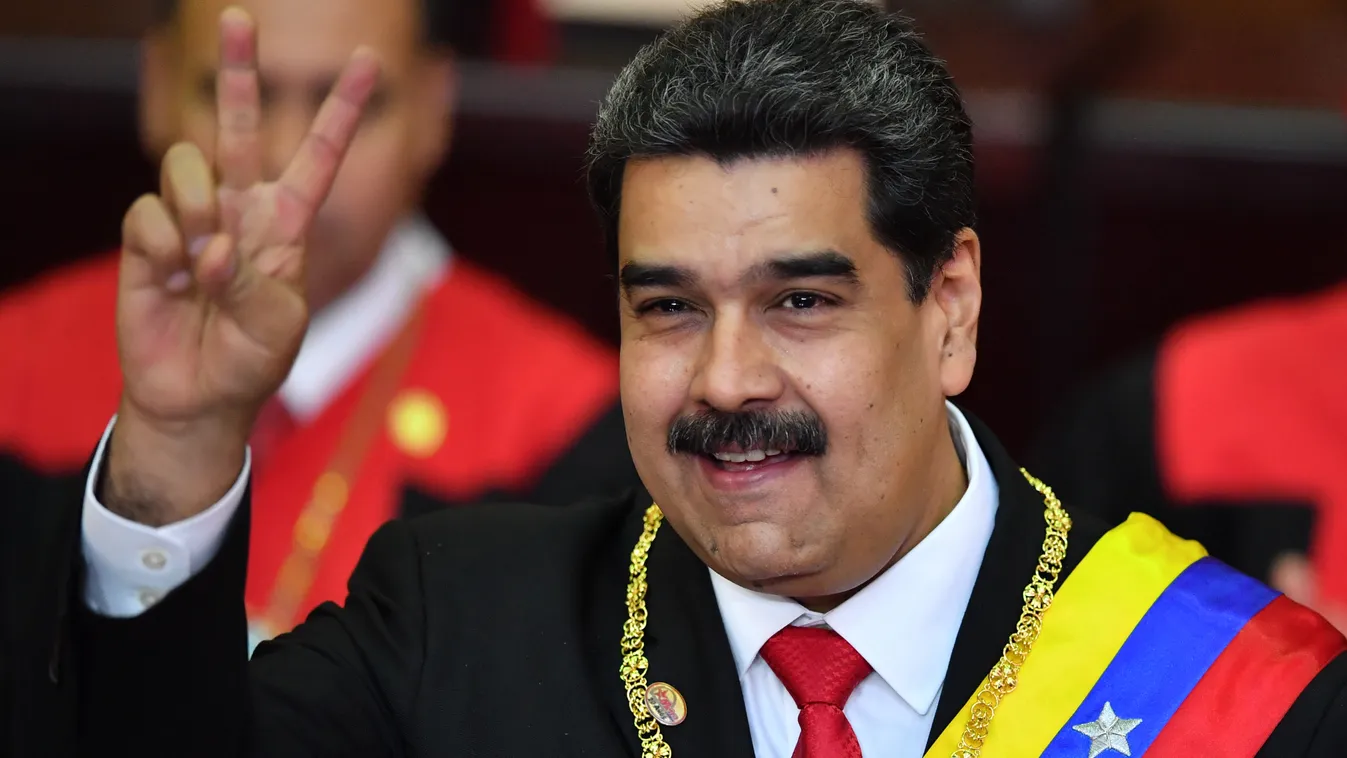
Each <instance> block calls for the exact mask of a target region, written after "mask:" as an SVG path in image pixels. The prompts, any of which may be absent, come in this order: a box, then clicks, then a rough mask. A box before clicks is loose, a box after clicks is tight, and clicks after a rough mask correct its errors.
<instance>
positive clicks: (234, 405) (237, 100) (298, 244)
mask: <svg viewBox="0 0 1347 758" xmlns="http://www.w3.org/2000/svg"><path fill="white" fill-rule="evenodd" d="M220 36H221V45H220V50H221V54H220V55H221V62H220V69H219V73H218V77H217V81H216V93H217V94H216V97H217V121H218V129H219V131H218V138H217V142H216V146H215V166H214V170H212V167H211V165H210V163H209V162H208V161H207V160H206V158H205V157H204V155H203V153H202V151H201V150H200V149H199V148H198V147H197V146H195V145H191V144H187V143H180V144H177V145H174V146H173V147H172V148H170V149H169V151H168V152H167V154H166V155H165V157H164V160H163V166H162V169H161V173H160V188H159V194H157V195H145V196H144V197H141V198H140V199H139V200H137V201H136V202H135V204H133V205H132V206H131V209H130V210H129V211H128V212H127V214H126V218H125V221H124V224H123V231H122V262H121V282H120V292H119V297H118V305H117V335H118V344H119V346H120V354H121V365H122V374H123V379H124V388H123V396H122V404H121V409H120V413H119V419H118V424H117V428H116V430H115V432H114V435H113V440H112V444H111V452H110V455H109V471H108V476H107V477H106V479H105V485H104V501H105V502H106V503H107V504H108V506H109V507H111V508H113V510H117V511H119V512H122V514H123V515H126V516H128V517H131V518H135V519H136V520H139V521H143V522H146V523H154V522H168V521H173V520H177V519H179V518H184V517H186V516H190V515H192V514H193V513H195V512H197V511H199V510H201V509H203V508H205V507H207V506H208V505H209V504H210V503H211V502H214V500H215V499H216V498H218V497H219V496H220V495H221V494H223V491H224V490H225V489H227V488H228V485H229V483H230V482H231V481H232V480H233V479H234V478H235V477H236V476H237V474H238V471H239V468H240V466H241V462H242V456H243V445H244V442H245V440H246V439H247V436H248V433H249V430H250V429H251V426H252V423H253V420H254V419H255V418H256V414H257V412H258V409H259V408H260V407H261V404H262V403H263V402H264V401H265V400H266V398H267V397H268V396H270V395H271V394H272V393H274V392H275V391H276V390H277V388H278V387H279V386H280V384H281V383H282V382H283V381H284V379H285V377H286V375H287V374H288V373H289V370H290V367H291V365H292V363H293V362H294V358H295V354H296V353H297V351H298V349H299V344H300V342H301V340H302V338H303V335H304V332H305V329H306V328H307V325H308V308H307V305H306V303H305V297H304V289H303V277H304V237H305V233H306V232H307V230H308V227H309V224H310V223H311V221H312V220H313V218H314V215H315V214H316V213H317V211H318V208H319V206H321V205H322V203H323V201H324V199H325V198H326V196H327V193H328V191H329V189H330V188H331V186H332V181H333V178H334V177H335V176H336V173H337V169H338V167H339V166H340V164H341V160H342V158H343V156H344V155H345V152H346V149H347V147H348V146H349V145H350V143H351V140H352V139H353V137H354V135H355V132H356V128H357V126H358V124H359V122H360V116H361V111H362V109H363V108H364V105H365V101H366V100H367V99H368V97H369V94H370V92H371V91H372V89H373V88H374V85H375V82H376V80H377V78H378V64H377V62H376V61H375V59H374V57H373V55H372V54H371V53H369V52H368V51H365V50H357V51H355V53H354V54H353V55H352V57H351V60H350V62H349V63H348V64H347V66H346V69H345V70H344V71H343V73H342V75H341V77H340V78H339V80H338V81H337V84H336V85H335V86H334V88H333V90H332V92H331V94H330V95H329V96H328V98H327V100H326V101H325V102H324V103H323V106H322V108H321V109H320V110H319V112H318V116H317V118H316V119H315V121H314V123H313V126H312V127H311V129H310V131H309V133H308V135H307V136H306V138H305V139H304V141H303V143H302V144H301V146H300V148H299V150H298V152H297V154H296V155H295V156H294V158H293V160H292V161H291V162H290V164H289V166H288V167H287V168H286V169H285V171H284V172H283V173H282V175H281V176H280V177H279V179H277V180H275V181H270V182H268V181H264V177H263V176H262V153H261V145H260V140H259V136H258V127H259V121H260V118H261V106H260V98H259V84H258V73H257V63H256V53H257V34H256V29H255V27H254V24H253V21H252V19H251V18H250V17H249V16H248V15H247V14H246V13H245V12H244V11H242V10H239V9H237V8H230V9H228V10H226V11H225V12H224V13H223V14H222V15H221V18H220Z"/></svg>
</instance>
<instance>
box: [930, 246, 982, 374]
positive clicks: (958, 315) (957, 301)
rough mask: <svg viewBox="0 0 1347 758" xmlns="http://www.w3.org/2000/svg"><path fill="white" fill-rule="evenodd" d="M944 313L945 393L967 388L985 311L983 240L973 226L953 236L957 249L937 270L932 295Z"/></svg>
mask: <svg viewBox="0 0 1347 758" xmlns="http://www.w3.org/2000/svg"><path fill="white" fill-rule="evenodd" d="M929 297H930V298H931V300H932V302H933V304H934V305H935V306H936V307H938V308H939V309H940V310H941V312H942V313H943V314H944V334H943V335H941V345H940V383H941V386H942V387H943V389H944V391H945V396H946V397H953V396H955V395H958V394H960V393H962V392H963V391H964V390H966V389H967V388H968V384H969V382H971V381H972V380H973V367H974V365H975V364H976V363H977V339H978V319H979V317H980V316H981V314H982V243H981V241H980V240H979V239H978V236H977V233H976V232H974V231H973V230H972V229H964V230H962V231H960V232H959V233H958V234H957V235H955V238H954V253H953V255H952V256H951V257H950V259H949V260H948V261H947V262H946V263H945V265H944V266H942V267H941V268H940V271H938V272H937V273H936V276H935V279H934V280H933V281H932V283H931V293H930V295H929Z"/></svg>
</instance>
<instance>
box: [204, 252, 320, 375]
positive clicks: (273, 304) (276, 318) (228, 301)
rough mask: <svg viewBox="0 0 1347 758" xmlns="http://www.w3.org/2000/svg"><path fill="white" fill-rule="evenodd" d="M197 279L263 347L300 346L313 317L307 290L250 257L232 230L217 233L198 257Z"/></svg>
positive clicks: (280, 349)
mask: <svg viewBox="0 0 1347 758" xmlns="http://www.w3.org/2000/svg"><path fill="white" fill-rule="evenodd" d="M196 280H197V283H198V285H199V286H200V287H201V289H202V290H203V291H204V292H205V293H206V295H207V297H209V298H210V299H211V301H212V302H213V303H214V304H215V306H216V307H217V308H218V309H219V310H220V311H221V312H222V313H223V314H225V315H227V316H228V317H229V318H230V320H232V321H234V322H235V323H236V324H237V325H238V327H239V329H240V330H241V331H242V332H243V333H244V334H245V335H247V336H248V337H249V338H250V339H251V340H252V341H253V342H255V343H257V344H258V345H259V346H261V347H264V348H266V349H268V350H269V351H272V352H276V353H287V352H289V351H290V350H291V348H292V347H295V346H297V344H298V339H299V336H300V335H302V334H303V332H304V328H305V326H306V325H307V319H308V310H307V307H306V305H305V302H304V297H303V295H302V293H301V292H300V291H299V290H298V289H297V288H296V287H295V286H294V285H293V284H291V283H290V282H288V281H285V280H283V279H280V278H277V277H274V276H270V275H268V274H267V273H266V272H264V271H262V270H261V269H259V268H258V267H257V266H256V265H254V264H253V263H252V262H250V261H248V260H246V259H245V258H244V256H242V255H241V254H240V253H239V249H238V246H237V244H235V240H234V239H233V238H232V237H231V236H230V235H228V234H218V235H216V236H215V237H213V238H211V240H210V242H209V243H208V244H207V245H206V247H205V249H203V250H202V252H201V254H200V255H199V256H198V257H197V260H196Z"/></svg>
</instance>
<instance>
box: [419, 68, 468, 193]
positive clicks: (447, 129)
mask: <svg viewBox="0 0 1347 758" xmlns="http://www.w3.org/2000/svg"><path fill="white" fill-rule="evenodd" d="M420 65H421V71H420V76H419V77H418V83H417V86H418V87H419V88H420V91H419V92H418V98H417V100H416V102H417V106H416V115H415V116H414V118H415V119H416V125H415V127H414V131H413V135H412V140H413V143H412V150H413V151H414V153H413V155H414V157H415V160H416V165H418V166H421V167H423V170H424V171H425V175H426V176H427V177H428V176H430V174H432V173H434V172H435V171H436V170H437V169H438V168H439V167H440V164H441V163H443V162H444V156H445V154H446V153H447V152H448V150H449V143H450V141H451V140H452V139H453V130H454V125H453V120H454V112H455V110H456V109H457V105H458V86H459V85H458V66H457V65H456V64H455V61H454V58H453V56H452V55H450V54H448V53H447V52H439V51H436V52H431V53H427V54H426V55H425V56H424V58H423V60H422V62H421V64H420Z"/></svg>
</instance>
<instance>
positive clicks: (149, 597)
mask: <svg viewBox="0 0 1347 758" xmlns="http://www.w3.org/2000/svg"><path fill="white" fill-rule="evenodd" d="M245 6H246V7H247V8H248V9H249V10H250V12H251V13H253V14H255V16H256V17H257V19H258V20H259V22H260V24H261V27H260V28H261V30H262V31H261V37H260V40H259V41H258V42H259V45H260V49H259V55H260V67H261V68H260V71H261V78H260V80H259V81H257V82H256V83H255V86H257V87H258V88H259V94H260V98H261V108H260V111H258V112H257V113H256V114H253V115H251V116H249V118H254V117H255V118H256V123H255V124H253V123H251V122H250V123H248V124H221V125H220V126H222V127H223V128H225V129H248V130H249V132H248V137H247V139H248V140H249V141H248V142H247V144H246V145H239V144H236V143H232V142H230V141H228V140H222V141H221V142H220V143H219V145H218V148H219V150H238V149H244V148H246V149H248V150H255V151H256V161H257V165H256V169H257V171H258V172H259V175H262V176H268V177H272V178H274V177H276V176H278V175H279V172H280V171H281V170H282V169H283V168H284V167H285V165H286V164H287V163H288V162H289V160H290V158H291V157H292V156H293V155H294V154H295V151H296V149H297V147H298V145H299V142H300V140H301V138H302V137H303V135H304V133H305V131H306V130H307V127H308V124H309V123H310V122H311V121H312V120H313V115H314V113H315V112H316V110H317V108H318V105H319V104H320V103H321V102H322V99H323V97H324V96H325V95H326V94H327V91H328V89H329V88H330V87H331V85H332V83H333V82H334V81H335V79H336V77H337V74H338V73H339V72H340V70H341V67H342V65H343V64H344V63H345V61H346V59H347V57H348V56H349V55H350V51H351V50H352V49H353V48H354V47H355V46H356V45H358V44H369V45H371V46H372V47H373V48H374V49H375V50H376V51H377V52H378V54H379V56H380V59H381V60H382V62H383V76H382V78H381V80H380V83H379V86H378V88H377V89H376V90H375V92H374V93H373V95H372V96H371V101H370V103H369V104H368V106H367V107H366V109H365V111H364V115H363V116H362V121H361V126H360V128H359V130H358V132H357V136H356V137H355V138H354V141H353V143H352V145H351V148H350V150H349V152H348V154H347V156H346V160H345V161H344V162H343V164H342V169H341V172H340V174H339V175H338V176H337V177H336V179H335V182H334V185H333V188H332V191H331V192H330V193H329V194H328V196H327V201H326V202H325V203H324V204H323V206H322V208H321V210H319V211H318V213H317V215H316V218H315V219H314V222H313V223H312V225H311V227H310V229H309V233H308V236H307V244H306V248H307V250H308V253H309V256H308V263H309V265H307V266H306V272H305V273H306V276H305V285H306V288H307V302H308V306H309V308H310V309H311V310H312V311H313V312H314V314H315V318H314V320H313V324H312V326H311V328H310V329H309V330H308V333H307V335H306V337H305V340H304V343H303V349H302V350H301V352H300V355H299V359H298V361H297V362H296V364H295V366H294V369H293V370H292V371H291V372H290V373H289V375H288V378H287V379H286V381H285V382H284V383H283V384H282V385H281V386H280V388H279V392H278V395H277V397H276V400H275V402H273V403H271V404H270V405H269V406H268V407H267V409H266V413H265V415H264V418H263V420H262V421H261V422H260V423H259V427H258V429H257V435H256V436H255V438H254V445H253V455H254V468H253V474H254V478H253V494H254V497H255V498H256V501H257V503H258V504H259V509H258V512H257V517H256V518H254V519H253V535H252V544H251V553H250V561H251V565H250V567H249V586H248V608H249V615H250V618H251V619H252V622H253V632H254V638H255V640H256V639H260V638H265V637H269V636H271V635H273V634H274V633H276V632H278V631H282V630H285V629H288V628H290V627H291V626H292V625H293V624H294V623H295V622H297V621H299V620H300V619H302V618H303V617H304V615H305V614H306V613H307V612H308V611H309V610H310V609H312V608H313V607H314V606H316V605H317V604H318V603H320V602H323V601H325V600H340V599H341V598H342V597H343V595H344V592H345V584H346V578H347V577H348V576H349V575H350V572H351V570H352V569H353V568H354V567H355V563H356V560H357V558H358V557H359V555H360V551H361V550H362V549H363V547H364V545H365V542H366V541H367V540H368V539H369V536H370V535H371V534H372V533H373V532H374V530H375V529H376V528H378V526H379V525H380V524H382V523H383V522H384V521H386V520H388V519H389V518H392V517H395V516H398V515H414V514H415V513H418V512H421V511H424V510H426V509H428V508H432V507H440V506H443V505H446V504H454V503H463V502H468V501H479V500H483V499H487V498H492V497H496V498H512V499H519V498H523V499H528V500H530V501H533V500H537V501H541V502H544V503H548V504H564V503H568V502H570V501H572V500H574V499H577V498H579V497H581V496H583V495H585V494H587V493H588V492H589V491H591V490H592V491H593V492H595V493H598V492H604V491H608V490H613V491H620V490H622V489H625V488H626V487H628V486H631V485H633V484H636V483H637V482H636V476H635V472H634V470H633V469H632V467H631V465H630V463H629V456H628V453H627V449H626V442H625V436H624V434H623V429H622V421H621V414H620V409H619V408H618V403H617V362H616V356H615V355H613V354H612V351H611V350H609V349H608V348H607V347H606V346H603V345H601V344H599V343H598V342H597V341H596V340H594V339H591V338H590V337H589V336H587V335H585V334H584V333H583V332H582V331H581V330H580V329H579V328H578V327H577V326H575V325H572V324H571V323H570V322H569V321H567V320H566V319H564V318H562V317H561V316H559V315H557V314H555V313H552V312H549V311H547V310H546V309H544V308H543V307H541V306H539V305H537V304H535V303H533V302H530V301H529V300H528V299H527V298H525V297H524V296H523V295H521V294H520V293H518V292H517V291H515V290H514V289H512V288H511V286H510V285H508V284H507V283H505V282H503V281H501V280H500V279H498V278H496V277H495V276H493V275H491V274H488V273H487V272H486V271H484V270H482V269H480V268H478V267H477V266H475V265H474V264H472V263H470V262H469V261H467V260H465V259H462V258H460V257H457V256H455V255H454V254H453V253H452V252H451V250H450V248H449V246H448V244H447V243H446V242H445V240H444V239H443V238H441V237H440V235H439V233H438V232H437V231H435V230H434V229H433V228H432V227H431V225H430V224H429V223H428V222H427V221H426V220H424V219H423V218H421V217H420V216H419V215H417V210H416V209H417V204H418V202H419V198H420V194H421V191H422V188H423V186H424V185H425V183H426V181H427V179H428V177H429V176H430V174H431V173H432V172H433V171H434V170H435V168H436V167H437V166H438V165H439V164H440V162H441V159H442V157H443V155H444V151H445V148H446V145H447V144H448V142H449V136H450V135H449V131H450V124H451V112H452V108H453V98H452V93H453V90H454V67H453V63H452V60H451V58H450V56H449V54H448V52H447V51H446V50H445V49H443V48H442V47H440V46H439V45H438V44H437V43H436V41H435V39H434V38H432V37H431V36H430V33H429V31H428V27H427V23H426V19H424V18H423V15H424V13H423V8H422V4H421V2H420V0H389V1H388V2H368V0H252V1H251V2H247V3H245ZM224 7H225V0H180V2H178V3H173V4H170V5H168V6H163V7H162V9H161V10H162V11H163V14H164V15H163V16H162V17H161V18H160V19H159V24H158V25H157V26H156V28H155V29H154V30H153V31H152V32H151V34H150V35H149V37H148V38H147V40H146V42H145V46H144V60H143V66H142V70H141V95H142V108H141V127H142V132H143V135H144V142H145V146H146V149H147V150H148V151H150V152H151V153H152V154H155V155H164V154H166V153H167V151H168V150H169V149H170V146H171V145H172V144H173V143H174V142H176V141H179V140H187V141H190V142H192V143H193V144H195V145H197V146H198V147H200V149H201V150H202V151H203V152H205V153H206V154H211V153H212V152H215V151H216V147H217V145H216V136H215V132H216V128H217V119H216V109H215V100H216V96H217V92H216V86H215V82H216V69H217V61H218V51H217V48H218V44H217V41H216V39H217V34H216V28H217V21H218V18H219V15H220V12H221V10H222V9H223V8H224ZM221 81H222V82H223V84H224V85H225V86H233V87H238V86H245V87H248V86H254V84H253V83H251V82H250V80H247V79H241V78H240V77H239V75H238V74H237V73H236V72H233V71H228V70H226V71H224V72H222V78H221ZM219 94H226V93H219ZM221 157H222V158H227V157H228V156H223V155H222V156H221ZM501 252H502V253H503V254H505V253H508V251H501ZM117 272H118V256H117V255H115V254H114V255H108V256H102V257H99V258H97V259H95V260H92V261H90V262H88V263H83V264H80V265H77V266H74V267H72V268H68V269H65V270H61V271H58V272H56V273H54V274H52V275H50V276H48V277H46V278H44V279H43V280H42V281H39V282H38V283H36V284H34V285H33V286H31V287H28V288H27V289H26V290H24V291H20V292H17V293H15V294H13V295H12V296H10V297H9V298H7V299H6V300H5V301H3V302H0V344H3V345H4V346H5V353H6V360H5V361H4V362H3V367H0V456H3V457H5V458H8V459H10V460H11V462H13V463H14V464H15V465H16V466H19V467H22V469H23V470H24V471H25V478H24V481H23V482H21V483H16V484H15V487H16V488H17V489H11V490H5V491H4V493H3V496H4V497H5V498H7V499H8V498H10V497H13V498H16V499H17V498H20V497H23V496H22V495H21V494H17V493H21V492H31V491H34V488H37V487H38V486H39V484H38V483H39V482H42V481H46V480H59V479H62V478H73V479H75V480H78V479H81V474H80V470H81V469H82V468H83V466H84V464H85V460H86V458H87V455H88V448H89V447H90V445H92V444H93V443H94V441H96V440H97V439H98V438H99V436H100V435H101V433H102V431H103V428H104V427H105V426H106V424H107V419H108V415H109V414H110V413H112V412H113V411H114V410H115V409H116V407H117V398H118V396H119V395H120V393H121V391H122V382H121V372H120V370H119V369H118V363H117V361H118V358H117V344H116V341H115V331H114V329H113V328H112V327H111V325H110V323H109V321H110V318H111V316H112V314H113V313H114V312H115V308H116V305H115V303H116V297H117ZM177 283H178V282H176V281H175V284H177ZM11 493H15V494H11ZM348 504H349V505H348ZM87 528H88V529H90V530H93V531H95V532H97V533H99V534H101V535H105V537H106V538H107V539H109V540H112V541H114V542H115V543H117V544H119V545H122V546H123V547H124V548H125V549H127V550H131V551H133V552H142V553H143V557H142V558H141V559H138V560H137V561H132V562H130V563H128V564H127V565H125V566H122V567H121V568H120V571H119V576H122V577H123V578H125V579H126V580H128V581H129V582H131V583H132V584H131V585H129V587H131V589H129V590H128V591H127V592H125V593H123V594H122V595H120V596H118V597H115V598H109V603H110V604H111V605H110V607H114V608H120V609H122V610H123V611H125V612H133V611H135V610H140V609H143V608H144V607H146V606H148V605H149V604H152V603H153V602H155V601H156V600H157V599H158V598H159V597H160V596H161V595H162V594H163V593H164V592H165V591H166V590H167V589H168V588H169V587H170V586H171V585H172V583H173V582H174V581H175V578H176V577H183V576H186V574H185V572H187V571H189V566H188V564H187V561H188V560H189V555H190V554H191V552H192V551H193V550H194V549H195V548H194V545H196V544H198V543H200V541H201V540H202V539H203V537H202V536H201V534H200V532H199V530H198V529H197V527H196V526H193V525H179V526H177V527H173V528H171V529H169V530H164V531H161V532H158V533H155V532H150V531H147V530H145V529H143V528H140V527H137V526H136V525H135V524H132V523H129V522H125V521H120V520H117V519H112V518H108V517H106V516H105V515H103V514H95V515H91V516H90V523H88V524H87Z"/></svg>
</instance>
